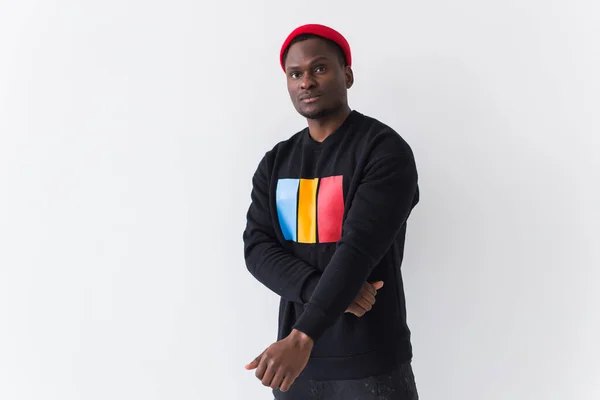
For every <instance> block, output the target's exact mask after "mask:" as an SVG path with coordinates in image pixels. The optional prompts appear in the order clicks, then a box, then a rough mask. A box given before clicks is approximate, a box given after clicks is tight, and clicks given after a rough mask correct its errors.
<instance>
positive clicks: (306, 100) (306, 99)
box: [300, 96, 321, 103]
mask: <svg viewBox="0 0 600 400" xmlns="http://www.w3.org/2000/svg"><path fill="white" fill-rule="evenodd" d="M320 97H321V96H310V97H303V98H302V99H300V101H302V102H303V103H314V102H315V101H317V100H319V98H320Z"/></svg>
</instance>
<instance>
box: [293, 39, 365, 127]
mask: <svg viewBox="0 0 600 400" xmlns="http://www.w3.org/2000/svg"><path fill="white" fill-rule="evenodd" d="M339 57H340V55H339V53H338V52H337V51H336V49H335V48H334V47H333V46H332V45H331V44H330V43H328V42H326V41H325V40H323V39H319V38H311V39H307V40H303V41H300V42H297V43H294V44H293V45H292V46H291V47H290V48H289V50H288V53H287V57H286V59H285V70H286V75H287V86H288V92H289V94H290V98H291V99H292V103H293V104H294V107H295V108H296V111H298V113H300V115H302V116H303V117H305V118H308V119H320V118H323V117H326V116H328V115H331V114H334V113H336V112H337V111H339V110H340V109H342V108H343V107H345V106H346V104H347V90H348V89H349V88H350V86H352V82H353V76H352V70H351V69H350V67H347V66H346V67H344V66H343V65H342V63H341V61H340V59H339Z"/></svg>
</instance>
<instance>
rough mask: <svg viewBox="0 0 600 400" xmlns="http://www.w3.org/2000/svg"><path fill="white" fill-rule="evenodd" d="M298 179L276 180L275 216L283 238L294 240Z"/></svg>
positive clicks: (296, 221)
mask: <svg viewBox="0 0 600 400" xmlns="http://www.w3.org/2000/svg"><path fill="white" fill-rule="evenodd" d="M299 184H300V179H280V180H279V181H277V193H276V200H277V216H278V217H279V226H280V227H281V231H282V232H283V237H284V238H285V240H292V241H294V242H295V241H296V232H297V229H296V228H297V225H298V186H299Z"/></svg>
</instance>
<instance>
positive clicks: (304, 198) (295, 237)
mask: <svg viewBox="0 0 600 400" xmlns="http://www.w3.org/2000/svg"><path fill="white" fill-rule="evenodd" d="M342 183H343V176H342V175H338V176H330V177H326V178H314V179H279V181H278V182H277V192H276V201H277V216H278V217H279V225H280V227H281V231H282V232H283V236H284V238H285V240H291V241H294V242H298V243H332V242H337V241H338V240H340V238H341V237H342V219H343V216H344V192H343V186H342Z"/></svg>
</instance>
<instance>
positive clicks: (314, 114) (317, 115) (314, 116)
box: [297, 108, 337, 120]
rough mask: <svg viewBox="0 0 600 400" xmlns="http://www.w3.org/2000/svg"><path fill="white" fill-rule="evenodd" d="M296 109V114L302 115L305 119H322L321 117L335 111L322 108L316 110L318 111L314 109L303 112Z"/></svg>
mask: <svg viewBox="0 0 600 400" xmlns="http://www.w3.org/2000/svg"><path fill="white" fill-rule="evenodd" d="M297 111H298V114H300V115H302V116H303V117H304V118H306V119H313V120H317V119H322V118H325V117H328V116H330V115H333V114H335V113H336V111H337V110H335V109H327V108H324V109H322V110H318V111H315V112H312V113H311V112H303V111H301V110H297Z"/></svg>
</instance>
